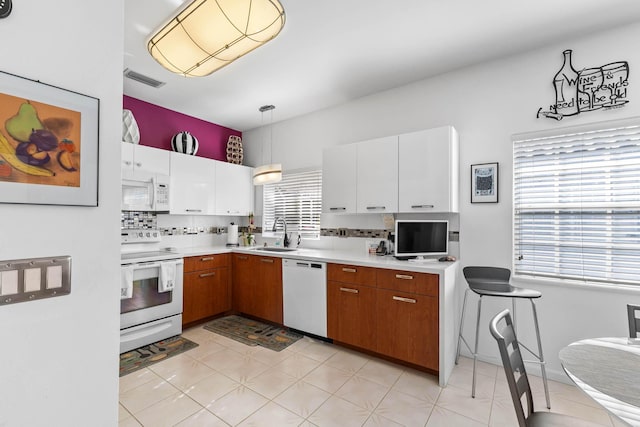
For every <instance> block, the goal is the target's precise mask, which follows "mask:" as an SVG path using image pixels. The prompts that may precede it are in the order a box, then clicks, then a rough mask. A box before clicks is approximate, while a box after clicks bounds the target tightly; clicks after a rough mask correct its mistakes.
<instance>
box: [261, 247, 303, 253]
mask: <svg viewBox="0 0 640 427" xmlns="http://www.w3.org/2000/svg"><path fill="white" fill-rule="evenodd" d="M255 250H256V251H265V252H295V251H297V250H298V249H297V248H276V247H273V246H264V247H260V248H256V249H255Z"/></svg>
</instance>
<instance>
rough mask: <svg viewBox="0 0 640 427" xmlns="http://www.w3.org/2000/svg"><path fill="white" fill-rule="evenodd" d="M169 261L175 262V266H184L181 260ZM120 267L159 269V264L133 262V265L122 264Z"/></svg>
mask: <svg viewBox="0 0 640 427" xmlns="http://www.w3.org/2000/svg"><path fill="white" fill-rule="evenodd" d="M171 261H172V262H175V264H176V265H180V264H184V260H182V259H174V260H171ZM122 266H123V267H124V266H133V269H134V270H142V269H143V268H155V267H158V268H160V262H153V261H152V262H134V263H133V264H123V265H122Z"/></svg>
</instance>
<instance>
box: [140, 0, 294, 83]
mask: <svg viewBox="0 0 640 427" xmlns="http://www.w3.org/2000/svg"><path fill="white" fill-rule="evenodd" d="M284 21H285V16H284V9H283V7H282V5H281V4H280V2H279V1H278V0H194V1H192V2H191V3H189V4H188V5H187V6H186V7H185V8H184V9H180V11H179V12H178V13H177V14H176V15H175V16H173V18H171V19H170V20H169V22H168V23H167V24H165V25H164V26H162V27H161V28H160V29H159V30H158V31H157V32H156V33H155V34H154V35H153V36H152V37H151V39H150V40H149V42H148V43H147V49H148V50H149V53H150V54H151V56H153V58H154V59H155V60H156V61H158V62H159V63H160V65H162V66H163V67H165V68H166V69H167V70H169V71H172V72H174V73H177V74H181V75H184V76H190V77H202V76H206V75H209V74H211V73H213V72H214V71H216V70H218V69H220V68H222V67H224V66H225V65H228V64H230V63H231V62H233V61H235V60H236V59H238V58H240V57H241V56H243V55H245V54H247V53H249V52H251V51H252V50H253V49H255V48H257V47H259V46H262V45H263V44H265V43H266V42H268V41H269V40H271V39H273V38H274V37H276V36H277V35H278V34H279V33H280V30H282V27H283V26H284Z"/></svg>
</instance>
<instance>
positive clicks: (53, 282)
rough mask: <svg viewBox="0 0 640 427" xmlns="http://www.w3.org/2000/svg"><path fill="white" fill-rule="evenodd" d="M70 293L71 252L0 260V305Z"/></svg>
mask: <svg viewBox="0 0 640 427" xmlns="http://www.w3.org/2000/svg"><path fill="white" fill-rule="evenodd" d="M0 1H1V0H0ZM70 293H71V257H70V256H67V255H65V256H57V257H49V258H31V259H18V260H9V261H0V307H1V306H3V305H7V304H14V303H17V302H25V301H33V300H36V299H43V298H51V297H57V296H61V295H67V294H70Z"/></svg>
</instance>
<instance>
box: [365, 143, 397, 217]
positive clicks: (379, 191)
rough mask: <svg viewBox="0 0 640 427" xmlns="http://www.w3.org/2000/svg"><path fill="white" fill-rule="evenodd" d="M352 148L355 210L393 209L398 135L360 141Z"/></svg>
mask: <svg viewBox="0 0 640 427" xmlns="http://www.w3.org/2000/svg"><path fill="white" fill-rule="evenodd" d="M356 147H357V161H356V164H357V179H356V188H357V192H356V193H357V195H356V212H357V213H384V212H397V211H398V137H397V136H388V137H385V138H378V139H373V140H370V141H363V142H359V143H358V144H356Z"/></svg>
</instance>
